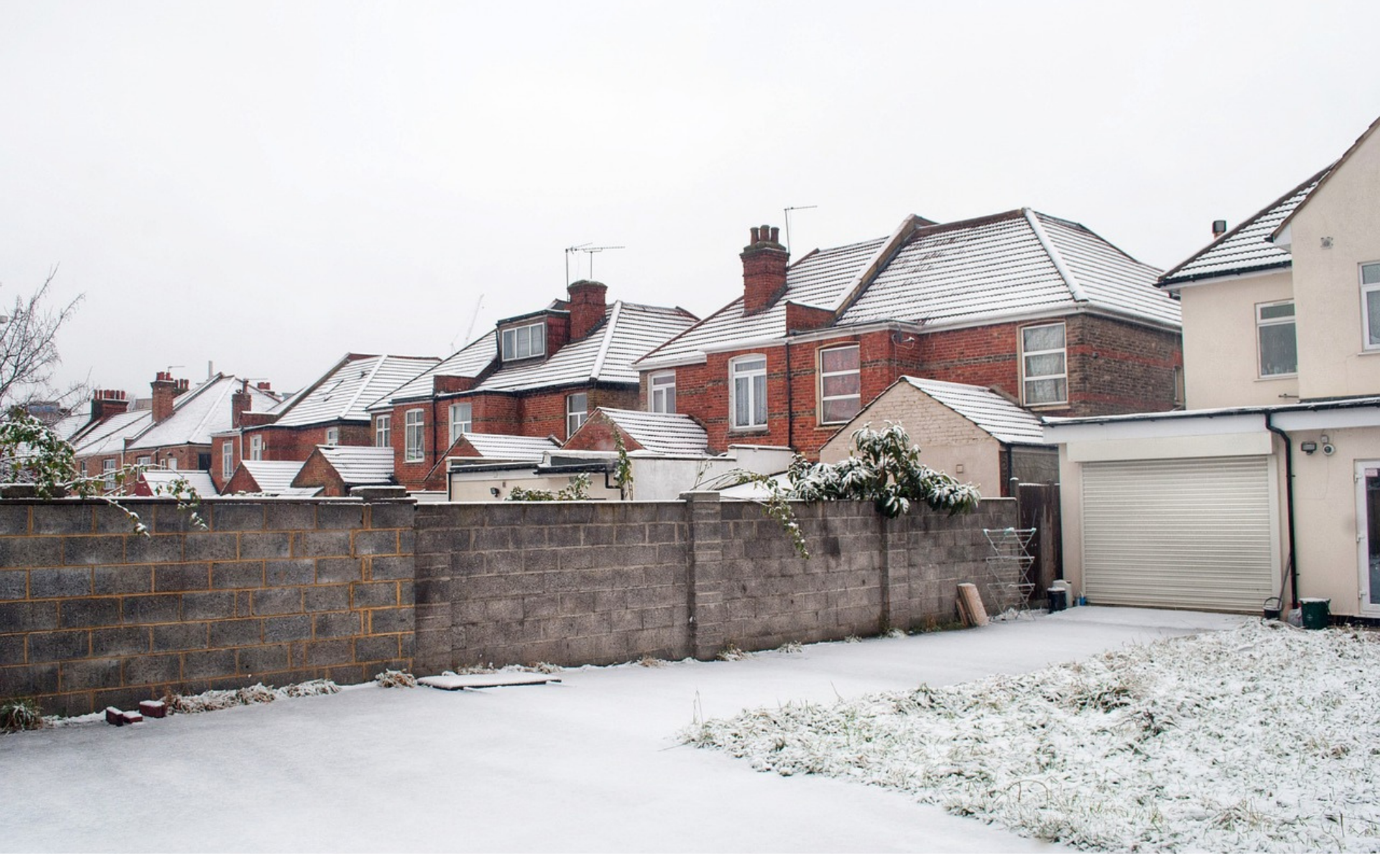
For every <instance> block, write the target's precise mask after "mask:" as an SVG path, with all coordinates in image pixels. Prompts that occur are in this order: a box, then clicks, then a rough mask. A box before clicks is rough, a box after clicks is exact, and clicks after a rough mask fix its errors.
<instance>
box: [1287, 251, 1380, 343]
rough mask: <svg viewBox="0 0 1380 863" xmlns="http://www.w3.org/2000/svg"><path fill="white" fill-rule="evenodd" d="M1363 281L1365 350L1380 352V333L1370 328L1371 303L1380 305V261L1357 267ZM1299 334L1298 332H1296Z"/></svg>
mask: <svg viewBox="0 0 1380 863" xmlns="http://www.w3.org/2000/svg"><path fill="white" fill-rule="evenodd" d="M1356 269H1357V273H1358V278H1359V279H1360V281H1361V329H1362V337H1363V338H1364V339H1365V341H1364V342H1362V345H1363V350H1367V351H1380V331H1375V330H1372V329H1371V328H1370V303H1371V301H1372V299H1373V300H1374V302H1376V303H1380V261H1368V262H1365V263H1362V264H1360V265H1359V266H1357V268H1356ZM1295 332H1296V333H1297V330H1295Z"/></svg>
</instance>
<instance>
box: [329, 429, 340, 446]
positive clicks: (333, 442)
mask: <svg viewBox="0 0 1380 863" xmlns="http://www.w3.org/2000/svg"><path fill="white" fill-rule="evenodd" d="M339 444H340V429H338V428H336V427H335V426H331V427H330V428H328V429H326V446H338V445H339Z"/></svg>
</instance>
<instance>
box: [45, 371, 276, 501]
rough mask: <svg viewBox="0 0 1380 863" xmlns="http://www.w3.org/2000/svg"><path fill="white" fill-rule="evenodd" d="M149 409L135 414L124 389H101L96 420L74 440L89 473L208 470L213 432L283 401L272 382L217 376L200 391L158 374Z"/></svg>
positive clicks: (96, 397)
mask: <svg viewBox="0 0 1380 863" xmlns="http://www.w3.org/2000/svg"><path fill="white" fill-rule="evenodd" d="M151 387H152V390H153V398H152V401H151V405H150V407H149V408H147V409H141V410H130V409H129V405H130V402H129V401H128V400H127V399H126V397H125V392H124V391H123V390H96V392H95V393H94V394H93V396H92V399H91V421H90V422H89V423H87V425H86V426H85V427H84V428H82V429H81V430H80V431H78V432H77V434H76V435H75V436H74V437H73V438H72V439H71V441H70V443H71V444H72V446H73V447H74V448H75V449H76V457H77V462H78V465H79V467H80V468H81V470H83V471H84V472H85V473H86V474H88V475H92V476H94V475H98V474H101V473H105V472H107V471H111V470H115V469H117V468H121V467H123V466H125V465H140V464H143V465H149V466H150V467H163V468H166V469H168V470H174V471H178V470H180V471H183V472H186V471H193V470H207V469H208V468H209V467H210V464H211V460H212V459H211V453H212V432H213V431H214V430H216V429H221V428H230V427H232V426H234V425H236V424H238V423H239V422H240V418H241V417H242V416H243V415H244V414H246V413H250V412H253V411H263V412H266V411H270V410H272V409H273V408H274V407H276V406H277V405H278V404H279V402H280V401H281V400H280V399H279V398H278V396H277V395H275V394H274V393H273V392H271V391H270V390H269V388H268V385H267V384H260V385H251V384H250V382H249V381H247V380H245V379H243V378H236V377H231V376H229V375H224V374H217V375H216V376H215V377H212V378H210V379H209V380H206V381H204V382H202V383H200V384H197V385H196V387H192V386H191V385H190V384H189V382H188V381H187V380H186V379H174V378H173V377H172V375H169V374H167V373H166V372H159V373H158V374H157V375H156V376H155V377H154V380H153V383H152V385H151Z"/></svg>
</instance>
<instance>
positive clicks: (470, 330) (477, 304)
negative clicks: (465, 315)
mask: <svg viewBox="0 0 1380 863" xmlns="http://www.w3.org/2000/svg"><path fill="white" fill-rule="evenodd" d="M483 307H484V295H483V294H480V295H479V299H477V300H475V302H474V311H473V312H471V313H470V325H469V326H468V327H465V341H464V342H463V343H462V344H464V345H468V344H469V343H470V334H471V333H473V332H474V322H475V321H477V320H479V310H480V309H481V308H483ZM456 335H457V336H458V335H460V334H459V333H456ZM450 352H451V353H455V339H451V340H450Z"/></svg>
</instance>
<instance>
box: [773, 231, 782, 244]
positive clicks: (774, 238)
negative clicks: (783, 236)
mask: <svg viewBox="0 0 1380 863" xmlns="http://www.w3.org/2000/svg"><path fill="white" fill-rule="evenodd" d="M780 231H781V229H780V228H772V229H771V241H772V242H773V243H775V242H776V241H777V240H776V238H777V237H778V236H779V235H780Z"/></svg>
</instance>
